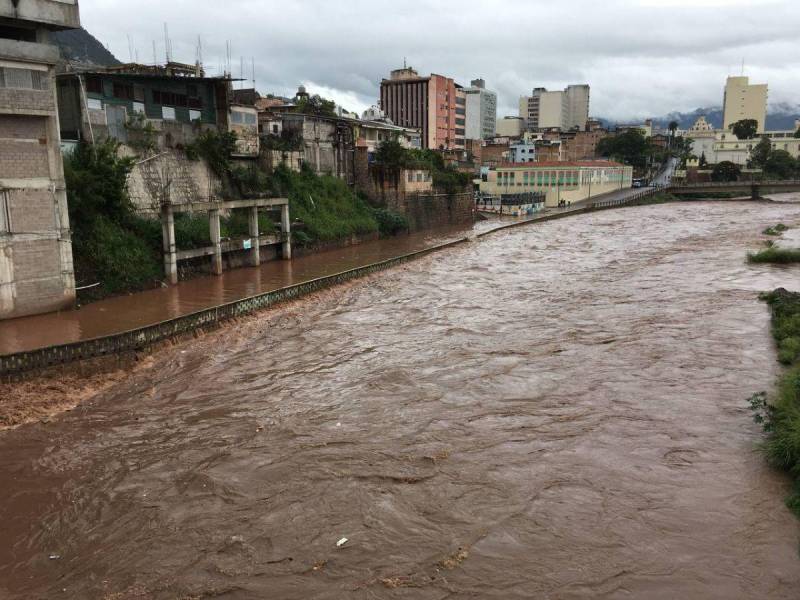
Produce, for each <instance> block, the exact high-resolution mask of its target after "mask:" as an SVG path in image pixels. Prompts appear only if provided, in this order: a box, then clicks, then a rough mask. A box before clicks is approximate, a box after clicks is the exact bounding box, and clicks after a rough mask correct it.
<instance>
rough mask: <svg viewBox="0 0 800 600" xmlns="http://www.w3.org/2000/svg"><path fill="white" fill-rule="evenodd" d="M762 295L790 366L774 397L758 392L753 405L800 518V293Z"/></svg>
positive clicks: (771, 458) (766, 444)
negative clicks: (787, 477) (787, 476)
mask: <svg viewBox="0 0 800 600" xmlns="http://www.w3.org/2000/svg"><path fill="white" fill-rule="evenodd" d="M761 298H762V300H765V301H766V302H767V303H768V304H769V306H770V308H771V311H772V335H773V337H774V338H775V341H776V342H777V344H778V358H779V360H780V361H781V362H782V363H783V364H785V365H790V366H789V369H788V370H787V371H786V372H785V373H784V374H783V375H782V376H781V378H780V379H779V381H778V384H777V387H776V392H775V394H774V396H773V397H772V398H768V397H767V394H766V393H765V392H759V393H758V394H754V395H753V396H752V397H751V398H750V406H751V408H752V409H753V411H754V418H755V421H756V422H757V423H759V424H761V425H762V426H763V428H764V432H765V433H766V436H767V439H766V440H765V441H764V443H763V445H762V449H763V452H764V455H765V456H766V458H767V460H768V461H769V463H770V464H771V465H773V466H774V467H777V468H779V469H781V470H783V471H786V472H787V473H789V474H790V475H791V476H792V478H793V479H794V486H793V490H792V493H791V495H790V496H789V497H788V498H787V500H786V504H787V506H788V507H789V508H790V509H791V510H792V511H793V512H794V513H795V514H797V516H798V517H800V294H798V293H795V292H788V291H786V290H784V289H782V288H781V289H777V290H775V291H773V292H770V293H768V294H763V295H762V296H761Z"/></svg>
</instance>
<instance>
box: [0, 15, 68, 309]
mask: <svg viewBox="0 0 800 600" xmlns="http://www.w3.org/2000/svg"><path fill="white" fill-rule="evenodd" d="M79 26H80V19H79V15H78V2H77V0H0V319H5V318H10V317H19V316H23V315H30V314H36V313H42V312H49V311H54V310H59V309H62V308H67V307H69V306H71V305H72V304H73V302H74V299H75V277H74V273H73V267H72V243H71V240H70V232H69V215H68V212H67V194H66V188H65V185H64V168H63V164H62V161H61V152H60V149H59V126H58V114H57V103H56V86H55V67H56V64H57V62H58V60H59V52H58V48H57V47H55V46H54V45H51V44H50V40H49V36H50V32H51V31H57V30H63V29H72V28H76V27H79Z"/></svg>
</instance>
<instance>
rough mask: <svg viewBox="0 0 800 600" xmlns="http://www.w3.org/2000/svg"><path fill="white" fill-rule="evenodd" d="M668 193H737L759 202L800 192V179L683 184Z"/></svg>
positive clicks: (675, 186)
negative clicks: (766, 198)
mask: <svg viewBox="0 0 800 600" xmlns="http://www.w3.org/2000/svg"><path fill="white" fill-rule="evenodd" d="M666 191H668V192H671V193H674V194H708V193H719V192H727V193H735V194H741V195H742V196H747V195H749V196H750V197H751V198H753V199H755V200H757V199H759V198H762V197H764V196H766V195H767V194H781V193H786V192H797V191H800V179H790V180H777V181H769V180H766V181H716V182H710V183H681V184H676V185H669V186H667V187H666Z"/></svg>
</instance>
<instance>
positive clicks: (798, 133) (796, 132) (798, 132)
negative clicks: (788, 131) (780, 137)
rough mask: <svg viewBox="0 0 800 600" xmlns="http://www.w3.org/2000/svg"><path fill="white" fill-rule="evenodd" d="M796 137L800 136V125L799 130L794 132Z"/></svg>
mask: <svg viewBox="0 0 800 600" xmlns="http://www.w3.org/2000/svg"><path fill="white" fill-rule="evenodd" d="M794 137H796V138H800V127H798V128H797V131H795V132H794Z"/></svg>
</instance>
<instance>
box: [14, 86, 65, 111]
mask: <svg viewBox="0 0 800 600" xmlns="http://www.w3.org/2000/svg"><path fill="white" fill-rule="evenodd" d="M0 106H3V107H5V108H10V109H16V110H43V111H54V110H55V109H56V103H55V98H54V96H53V92H52V91H39V90H15V89H7V88H0Z"/></svg>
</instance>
